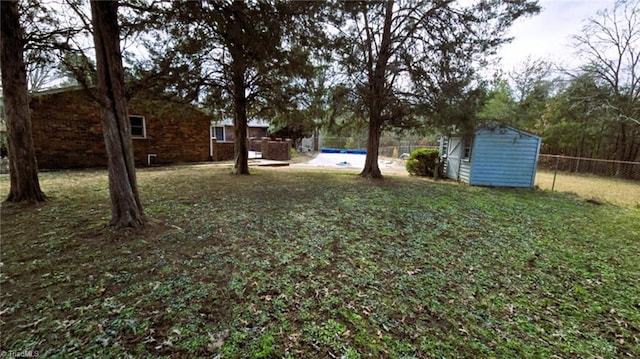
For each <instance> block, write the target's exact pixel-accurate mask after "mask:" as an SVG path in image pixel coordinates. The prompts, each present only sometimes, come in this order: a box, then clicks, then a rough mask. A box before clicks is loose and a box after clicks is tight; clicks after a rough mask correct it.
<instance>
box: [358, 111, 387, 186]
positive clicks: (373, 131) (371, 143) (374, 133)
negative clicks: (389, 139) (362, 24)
mask: <svg viewBox="0 0 640 359" xmlns="http://www.w3.org/2000/svg"><path fill="white" fill-rule="evenodd" d="M380 134H381V127H380V121H369V135H368V137H367V138H368V142H367V158H366V159H365V162H364V169H363V170H362V172H360V176H362V177H369V178H382V172H380V167H379V166H378V147H379V145H380Z"/></svg>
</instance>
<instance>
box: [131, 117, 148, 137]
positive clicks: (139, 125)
mask: <svg viewBox="0 0 640 359" xmlns="http://www.w3.org/2000/svg"><path fill="white" fill-rule="evenodd" d="M129 122H130V123H131V138H146V137H147V128H146V126H145V125H146V124H145V121H144V117H143V116H129Z"/></svg>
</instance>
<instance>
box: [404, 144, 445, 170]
mask: <svg viewBox="0 0 640 359" xmlns="http://www.w3.org/2000/svg"><path fill="white" fill-rule="evenodd" d="M440 167H441V166H440V153H439V152H438V150H436V149H433V148H419V149H417V150H415V151H413V152H411V156H409V158H408V159H407V163H406V168H407V172H409V174H411V175H414V176H430V177H439V176H440V170H441V169H440Z"/></svg>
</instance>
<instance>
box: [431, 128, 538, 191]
mask: <svg viewBox="0 0 640 359" xmlns="http://www.w3.org/2000/svg"><path fill="white" fill-rule="evenodd" d="M540 143H541V138H540V136H536V135H534V134H532V133H529V132H525V131H522V130H518V129H516V128H513V127H509V126H501V125H490V126H484V127H481V128H479V129H477V130H476V131H475V132H474V133H473V134H472V135H468V136H463V135H452V136H450V137H442V138H441V139H440V153H441V156H442V160H443V163H444V173H445V175H446V177H448V178H451V179H455V180H458V181H461V182H464V183H468V184H470V185H475V186H491V187H524V188H532V187H533V186H534V183H535V178H536V167H537V163H538V153H539V152H540Z"/></svg>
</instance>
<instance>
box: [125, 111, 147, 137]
mask: <svg viewBox="0 0 640 359" xmlns="http://www.w3.org/2000/svg"><path fill="white" fill-rule="evenodd" d="M134 117H137V118H141V119H142V136H140V135H134V134H133V126H132V124H131V119H132V118H134ZM129 126H130V130H131V138H132V139H143V138H147V119H146V118H145V117H144V116H142V115H129Z"/></svg>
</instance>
